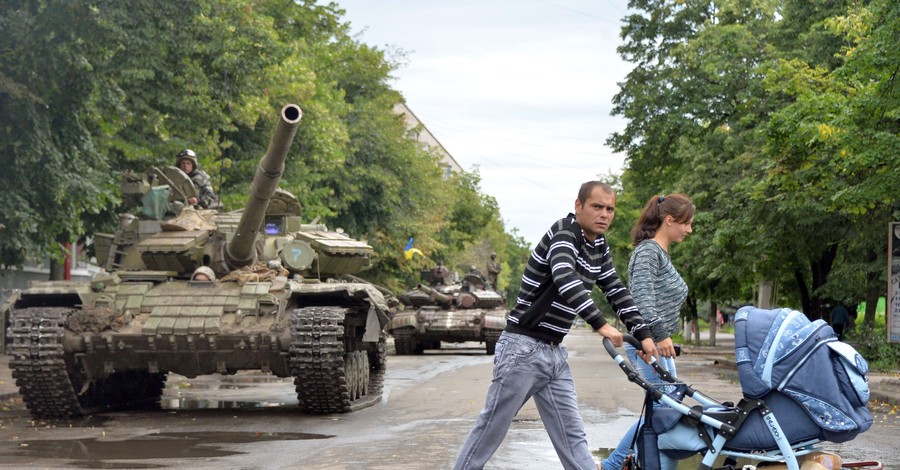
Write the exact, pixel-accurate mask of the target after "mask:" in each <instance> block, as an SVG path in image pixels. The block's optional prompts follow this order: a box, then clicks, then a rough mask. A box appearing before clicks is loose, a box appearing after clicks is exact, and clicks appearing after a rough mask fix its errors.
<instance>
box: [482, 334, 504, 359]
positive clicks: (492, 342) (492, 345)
mask: <svg viewBox="0 0 900 470" xmlns="http://www.w3.org/2000/svg"><path fill="white" fill-rule="evenodd" d="M500 333H503V330H484V350H485V353H487V355H488V356H493V355H494V351H495V350H496V349H497V340H499V339H500Z"/></svg>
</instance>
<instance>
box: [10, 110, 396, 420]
mask: <svg viewBox="0 0 900 470" xmlns="http://www.w3.org/2000/svg"><path fill="white" fill-rule="evenodd" d="M300 118H301V111H300V108H299V107H298V106H296V105H287V106H285V107H284V108H283V109H282V110H281V114H280V119H279V123H278V125H277V127H276V129H275V133H274V135H273V137H272V141H271V143H270V145H269V148H268V151H267V152H266V154H265V155H264V156H263V158H262V159H261V161H260V164H259V167H258V168H257V171H256V176H255V177H254V179H253V183H252V187H251V191H250V196H249V198H248V201H247V204H246V205H245V206H244V209H242V210H239V211H234V212H217V211H215V210H198V209H195V208H192V207H188V206H186V204H185V202H184V201H186V200H187V198H188V197H190V196H191V195H194V194H196V189H195V188H194V187H193V183H191V180H190V178H188V177H187V175H185V174H184V173H182V172H181V170H179V169H178V168H176V167H165V168H150V169H148V170H147V171H146V172H145V173H144V174H142V175H136V174H130V175H128V176H127V177H126V179H125V182H124V183H123V185H122V193H123V196H124V198H125V200H126V202H130V203H132V204H133V205H135V207H133V209H134V211H133V212H130V213H127V214H122V215H120V221H119V222H120V224H119V229H118V230H117V231H116V232H115V233H113V234H97V235H96V236H95V240H96V241H95V243H96V244H97V245H96V251H97V258H98V263H100V264H101V266H103V267H105V268H106V271H107V272H105V273H102V274H100V275H98V276H95V277H94V279H92V280H91V281H90V282H70V281H49V282H35V283H33V284H32V285H31V286H30V287H29V288H28V289H25V290H22V291H20V292H18V293H16V294H14V297H13V298H11V299H8V300H9V302H7V303H6V304H5V305H6V307H5V308H6V309H7V311H6V312H2V313H4V314H6V315H7V316H8V317H9V319H10V327H9V328H8V329H7V331H6V335H7V338H6V339H7V342H6V344H7V353H8V354H9V355H10V356H11V357H10V367H11V368H12V370H13V377H14V378H15V379H16V384H17V385H18V387H19V390H20V393H21V395H22V397H23V399H24V401H25V404H26V405H27V406H28V409H29V410H30V411H31V414H32V415H33V416H35V417H37V418H68V417H72V416H79V415H84V414H88V413H92V412H95V411H99V410H105V409H110V408H123V407H125V408H127V407H135V406H146V405H151V406H152V405H158V402H159V399H160V396H161V395H162V391H163V388H164V384H165V380H166V374H167V373H168V372H175V373H178V374H181V375H184V376H187V377H196V376H198V375H201V374H212V373H222V374H232V373H235V372H237V371H239V370H261V371H263V372H267V373H271V374H274V375H276V376H278V377H293V378H294V384H295V387H296V392H297V398H298V400H299V406H300V409H302V410H303V411H305V412H308V413H335V412H348V411H352V410H356V409H358V408H361V407H365V406H369V405H372V404H375V403H377V402H378V401H380V400H381V395H382V384H383V380H384V373H385V367H386V360H385V359H386V349H385V340H386V333H385V331H384V327H385V326H386V324H387V321H388V318H389V316H390V309H391V306H389V301H388V299H386V298H385V295H384V294H383V293H382V292H380V291H379V290H378V289H376V288H375V287H374V286H373V285H371V284H369V283H366V282H364V281H361V280H360V279H359V278H355V277H349V280H348V278H345V277H344V275H347V274H352V273H356V272H358V271H360V270H363V269H365V268H366V267H368V266H369V260H370V256H371V254H372V248H371V247H370V246H369V245H367V244H366V243H363V242H360V241H357V240H353V239H351V238H350V237H348V236H346V235H345V234H343V233H339V232H335V231H330V230H328V228H327V227H325V226H324V225H321V224H304V223H302V222H301V220H300V212H301V209H300V204H299V203H298V201H297V199H296V198H295V197H294V196H293V195H291V194H290V193H288V192H286V191H282V190H280V189H277V186H278V182H279V180H280V178H281V174H282V172H283V169H284V162H285V159H286V157H287V153H288V149H289V148H290V145H291V143H292V141H293V138H294V134H295V133H296V129H297V126H298V125H299V123H300ZM198 268H199V269H198ZM195 270H199V271H206V272H207V273H208V274H213V277H217V278H218V279H215V280H212V281H200V280H192V279H191V278H192V273H194V272H195Z"/></svg>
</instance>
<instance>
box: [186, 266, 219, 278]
mask: <svg viewBox="0 0 900 470" xmlns="http://www.w3.org/2000/svg"><path fill="white" fill-rule="evenodd" d="M191 280H192V281H215V280H216V273H214V272H213V270H212V269H210V268H209V267H208V266H200V267H199V268H197V269H195V270H194V274H192V275H191Z"/></svg>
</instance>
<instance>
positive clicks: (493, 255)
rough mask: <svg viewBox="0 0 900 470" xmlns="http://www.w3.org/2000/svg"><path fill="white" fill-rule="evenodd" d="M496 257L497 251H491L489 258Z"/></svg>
mask: <svg viewBox="0 0 900 470" xmlns="http://www.w3.org/2000/svg"><path fill="white" fill-rule="evenodd" d="M496 257H497V253H495V252H493V251H492V252H491V259H494V258H496Z"/></svg>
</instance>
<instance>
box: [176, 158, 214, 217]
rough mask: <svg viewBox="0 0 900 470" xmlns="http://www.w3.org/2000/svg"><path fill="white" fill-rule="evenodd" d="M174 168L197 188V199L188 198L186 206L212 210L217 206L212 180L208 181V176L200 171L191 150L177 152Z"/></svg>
mask: <svg viewBox="0 0 900 470" xmlns="http://www.w3.org/2000/svg"><path fill="white" fill-rule="evenodd" d="M175 166H177V167H178V168H180V169H181V171H183V172H185V174H187V175H188V176H189V177H190V178H191V181H193V182H194V186H196V187H197V192H198V193H199V197H191V198H189V199H188V201H187V202H188V204H191V205H193V206H197V205H199V206H200V207H202V208H204V209H209V208H211V207H213V208H214V207H217V206H218V205H219V198H218V197H217V196H216V192H215V191H213V187H212V179H210V177H209V174H207V173H206V172H205V171H203V170H201V169H200V164H199V163H197V154H196V153H194V151H193V150H191V149H184V150H182V151H181V152H179V153H178V156H177V157H176V158H175Z"/></svg>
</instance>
